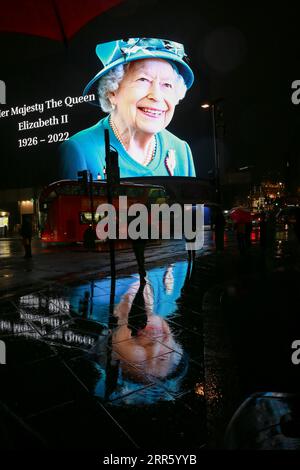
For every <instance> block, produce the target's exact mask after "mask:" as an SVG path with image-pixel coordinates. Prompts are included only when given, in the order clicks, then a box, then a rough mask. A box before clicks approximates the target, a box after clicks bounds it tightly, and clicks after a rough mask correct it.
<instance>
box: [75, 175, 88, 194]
mask: <svg viewBox="0 0 300 470" xmlns="http://www.w3.org/2000/svg"><path fill="white" fill-rule="evenodd" d="M77 176H78V181H79V182H80V184H81V187H82V189H83V190H84V192H85V193H88V191H89V181H88V171H87V170H82V171H78V172H77Z"/></svg>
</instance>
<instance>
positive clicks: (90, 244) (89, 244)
mask: <svg viewBox="0 0 300 470" xmlns="http://www.w3.org/2000/svg"><path fill="white" fill-rule="evenodd" d="M95 240H96V232H95V230H94V229H93V227H92V225H89V226H88V228H87V229H86V230H85V232H84V234H83V246H84V247H85V248H86V249H87V250H88V251H93V250H94V249H95V248H96V242H95Z"/></svg>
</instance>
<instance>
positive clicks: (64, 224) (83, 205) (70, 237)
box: [39, 180, 167, 243]
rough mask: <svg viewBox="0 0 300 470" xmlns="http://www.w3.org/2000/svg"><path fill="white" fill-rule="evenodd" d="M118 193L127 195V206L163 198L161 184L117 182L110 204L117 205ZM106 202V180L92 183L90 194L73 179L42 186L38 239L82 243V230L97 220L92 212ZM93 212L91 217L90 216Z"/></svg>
mask: <svg viewBox="0 0 300 470" xmlns="http://www.w3.org/2000/svg"><path fill="white" fill-rule="evenodd" d="M119 196H127V204H128V207H129V206H130V205H132V204H135V203H142V204H145V205H147V206H149V205H150V204H162V203H164V202H166V201H167V195H166V191H165V189H164V188H163V187H162V186H158V185H150V184H135V183H132V182H121V183H120V184H119V185H116V186H115V187H114V189H113V205H114V206H115V207H116V209H117V208H118V204H119ZM104 203H107V188H106V181H94V182H93V183H92V196H91V194H90V188H89V191H87V189H86V188H85V187H84V185H83V184H82V182H80V181H77V180H62V181H57V182H54V183H51V184H50V185H49V186H47V187H45V188H44V189H43V190H42V191H41V194H40V196H39V214H40V231H41V239H42V240H43V241H44V242H46V243H75V242H82V241H83V239H84V233H85V231H86V229H87V228H88V227H89V226H90V225H91V224H92V223H95V224H96V223H97V222H99V220H100V217H101V215H100V214H97V213H96V209H97V207H98V206H99V205H100V204H104ZM92 214H93V216H92Z"/></svg>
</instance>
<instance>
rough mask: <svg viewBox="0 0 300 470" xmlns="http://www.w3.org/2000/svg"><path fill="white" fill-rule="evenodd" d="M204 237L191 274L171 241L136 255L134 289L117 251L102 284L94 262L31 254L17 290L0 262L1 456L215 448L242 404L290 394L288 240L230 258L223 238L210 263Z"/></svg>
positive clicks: (293, 328)
mask: <svg viewBox="0 0 300 470" xmlns="http://www.w3.org/2000/svg"><path fill="white" fill-rule="evenodd" d="M210 235H211V234H210V232H209V234H207V236H206V237H207V238H206V245H205V249H204V250H202V252H200V253H198V256H197V258H196V260H195V262H194V265H193V264H189V263H188V262H187V259H186V254H185V251H184V247H183V245H182V244H180V243H178V242H170V243H169V244H166V245H162V246H160V247H153V248H151V249H150V250H148V253H147V257H146V259H147V282H146V284H145V285H140V282H139V277H138V276H137V274H136V266H135V263H134V262H133V260H132V254H131V253H130V252H128V253H127V252H124V253H123V254H122V256H120V257H119V265H118V274H117V279H116V281H115V282H113V281H112V279H111V278H110V277H109V275H107V274H108V266H109V264H108V263H107V261H108V258H107V257H106V258H105V256H104V257H103V254H102V264H101V266H100V270H99V269H98V271H97V270H96V268H97V265H95V264H92V263H94V261H93V262H92V260H93V257H94V258H95V254H94V253H88V257H89V256H90V258H88V260H85V262H84V265H83V266H82V271H81V273H80V263H79V262H78V258H76V263H73V264H72V259H74V258H75V257H77V256H78V253H72V252H68V253H66V254H64V257H65V258H64V259H65V260H66V259H68V260H71V261H70V262H68V263H65V265H64V268H63V267H62V266H61V265H60V264H59V262H58V258H57V256H59V255H60V253H58V254H57V253H55V252H54V253H46V254H45V253H43V252H42V250H41V251H40V252H39V251H37V252H36V253H35V260H34V263H36V259H38V260H39V267H40V266H41V265H42V266H43V269H44V272H43V271H42V270H41V269H39V268H37V269H36V271H34V269H33V272H35V274H34V275H32V277H31V279H30V282H28V283H25V284H24V285H23V286H22V285H20V282H19V279H20V278H19V274H18V266H19V267H20V266H23V264H22V263H24V261H23V260H20V259H19V258H18V257H17V255H18V253H16V256H15V257H14V256H11V257H9V258H6V257H4V258H3V259H2V263H3V262H4V264H2V267H3V266H4V268H5V266H6V269H8V270H10V273H11V274H12V278H13V280H12V281H11V284H9V282H8V281H6V280H5V278H4V277H3V278H2V284H1V283H0V285H2V286H4V290H3V293H4V296H3V300H2V302H1V304H0V309H1V310H0V311H1V314H0V341H4V343H5V346H6V362H7V364H6V365H1V366H0V373H1V389H0V399H1V403H0V415H1V418H2V419H1V421H0V422H1V425H0V435H1V446H2V448H5V449H29V448H34V449H39V448H41V449H47V448H50V449H93V450H96V449H102V450H103V449H108V450H114V449H115V450H120V449H132V450H134V449H155V450H166V449H172V450H176V449H187V450H191V449H197V450H200V449H220V448H223V446H224V436H225V432H226V427H227V425H228V423H229V421H230V418H231V417H232V415H233V413H234V412H235V411H236V409H237V408H238V406H239V405H240V404H241V403H242V402H243V401H244V400H245V398H247V397H248V396H250V395H251V394H252V393H254V392H274V391H281V392H291V393H296V392H299V390H298V381H297V367H296V366H294V365H293V364H292V363H291V342H292V341H293V340H295V339H297V336H299V335H298V334H297V318H296V317H297V312H298V311H297V310H296V309H293V308H292V307H291V305H292V304H291V302H292V301H296V302H298V305H299V300H300V299H299V287H298V286H299V285H300V283H299V280H300V279H299V277H300V269H299V267H300V265H299V246H298V244H297V241H296V240H295V239H294V238H293V234H292V233H287V232H283V233H277V237H276V241H275V242H274V243H273V244H272V245H271V244H270V247H269V248H268V250H267V251H266V252H262V250H261V249H260V247H259V245H258V243H257V240H258V237H257V234H256V233H254V235H253V240H252V242H253V244H252V247H251V249H250V250H249V252H248V253H247V254H246V255H245V256H240V255H239V253H238V251H237V248H236V244H235V240H234V238H233V235H231V234H230V233H229V234H226V244H225V252H224V253H215V251H214V249H213V244H212V240H211V238H210ZM159 254H160V255H161V256H160V255H159ZM38 257H39V258H38ZM104 258H105V262H104V261H103V259H104ZM43 260H44V261H43ZM46 260H47V263H49V262H50V263H51V262H52V263H53V264H54V267H55V268H56V269H57V271H56V273H55V272H54V273H53V272H52V273H51V276H50V277H49V278H48V277H47V276H46V274H45V272H46V266H47V263H46ZM51 260H52V261H51ZM5 263H8V264H9V263H11V264H10V268H7V264H5ZM43 263H44V264H43ZM77 263H79V264H77ZM75 264H76V269H74V266H75ZM2 272H3V271H2ZM22 275H23V277H24V273H23V274H22ZM48 275H49V273H48ZM20 276H21V275H20ZM34 276H35V277H34ZM3 279H4V281H3ZM17 281H18V282H17ZM5 282H6V284H5ZM33 287H35V288H33ZM299 367H300V366H299ZM246 447H247V446H246Z"/></svg>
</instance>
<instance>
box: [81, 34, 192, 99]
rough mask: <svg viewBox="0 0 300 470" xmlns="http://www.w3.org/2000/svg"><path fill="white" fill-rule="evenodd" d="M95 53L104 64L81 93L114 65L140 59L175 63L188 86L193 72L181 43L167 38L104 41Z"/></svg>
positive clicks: (88, 88)
mask: <svg viewBox="0 0 300 470" xmlns="http://www.w3.org/2000/svg"><path fill="white" fill-rule="evenodd" d="M96 54H97V56H98V57H99V59H100V60H101V62H102V64H103V65H104V67H103V69H102V70H100V72H98V73H97V75H95V77H94V78H93V79H92V80H91V81H90V82H89V83H88V84H87V86H86V87H85V89H84V91H83V95H84V96H85V95H87V94H89V93H90V91H91V88H92V87H93V85H94V83H95V82H96V81H97V80H99V78H101V77H103V75H105V74H106V73H107V72H108V71H109V70H110V69H112V68H113V67H115V66H116V65H120V64H126V63H128V62H132V61H134V60H140V59H165V60H167V61H171V62H172V63H175V65H176V69H177V70H178V73H179V74H180V75H181V76H182V77H183V80H184V82H185V85H186V87H187V88H190V87H191V86H192V84H193V82H194V74H193V72H192V69H191V68H190V67H189V65H188V64H187V62H186V60H187V55H186V54H185V51H184V47H183V45H182V44H180V43H178V42H174V41H169V40H168V39H156V38H130V39H119V40H118V41H110V42H105V43H103V44H98V45H97V46H96Z"/></svg>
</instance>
